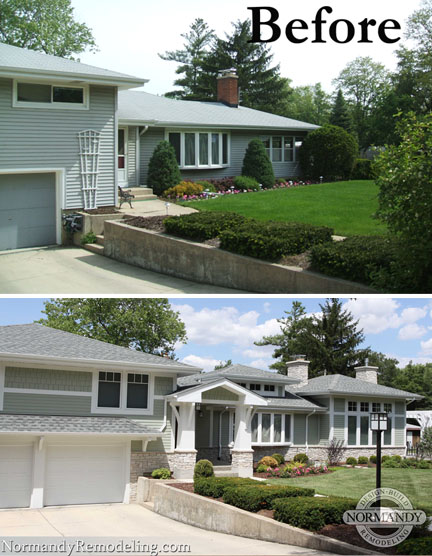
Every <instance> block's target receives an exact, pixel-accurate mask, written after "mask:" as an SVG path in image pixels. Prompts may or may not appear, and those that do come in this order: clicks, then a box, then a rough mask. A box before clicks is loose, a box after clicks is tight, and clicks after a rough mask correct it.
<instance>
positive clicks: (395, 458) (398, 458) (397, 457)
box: [391, 455, 402, 463]
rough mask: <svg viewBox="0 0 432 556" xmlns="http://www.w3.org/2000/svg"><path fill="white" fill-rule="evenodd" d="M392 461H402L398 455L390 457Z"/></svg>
mask: <svg viewBox="0 0 432 556" xmlns="http://www.w3.org/2000/svg"><path fill="white" fill-rule="evenodd" d="M391 459H392V461H395V462H396V463H400V462H401V461H402V456H399V455H394V456H391Z"/></svg>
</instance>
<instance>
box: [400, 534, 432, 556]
mask: <svg viewBox="0 0 432 556" xmlns="http://www.w3.org/2000/svg"><path fill="white" fill-rule="evenodd" d="M396 551H397V553H398V554H421V555H426V556H429V555H430V554H432V537H418V538H414V539H408V540H406V541H404V542H403V543H401V544H399V545H398V547H397V549H396Z"/></svg>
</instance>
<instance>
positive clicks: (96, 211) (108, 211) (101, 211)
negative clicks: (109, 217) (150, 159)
mask: <svg viewBox="0 0 432 556" xmlns="http://www.w3.org/2000/svg"><path fill="white" fill-rule="evenodd" d="M83 212H85V213H86V214H120V211H119V210H117V209H116V207H100V208H97V209H90V210H85V211H83Z"/></svg>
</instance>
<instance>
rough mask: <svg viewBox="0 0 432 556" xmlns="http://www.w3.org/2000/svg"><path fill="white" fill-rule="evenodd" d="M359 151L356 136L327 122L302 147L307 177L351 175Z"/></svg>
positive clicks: (333, 177) (328, 178) (300, 157)
mask: <svg viewBox="0 0 432 556" xmlns="http://www.w3.org/2000/svg"><path fill="white" fill-rule="evenodd" d="M357 152H358V144H357V141H356V140H355V139H354V137H353V136H352V135H351V134H350V133H348V132H347V131H345V130H344V129H342V128H341V127H338V126H333V125H324V126H323V127H321V128H319V129H316V130H314V131H312V132H311V133H309V134H308V135H307V136H306V137H305V139H304V141H303V144H302V146H301V147H300V150H299V159H300V166H301V168H302V170H303V173H304V174H305V176H306V178H308V179H314V180H318V179H319V178H320V176H323V177H324V179H325V181H329V180H334V179H336V178H349V177H350V175H351V172H352V170H353V167H354V162H355V159H356V156H357Z"/></svg>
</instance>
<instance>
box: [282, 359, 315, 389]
mask: <svg viewBox="0 0 432 556" xmlns="http://www.w3.org/2000/svg"><path fill="white" fill-rule="evenodd" d="M309 363H310V361H306V355H294V358H293V361H288V363H287V364H286V365H287V377H288V378H295V379H296V380H299V382H298V383H297V385H303V384H307V381H308V379H309Z"/></svg>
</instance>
